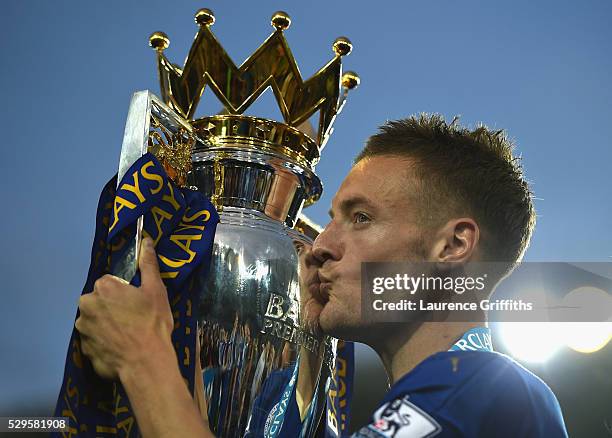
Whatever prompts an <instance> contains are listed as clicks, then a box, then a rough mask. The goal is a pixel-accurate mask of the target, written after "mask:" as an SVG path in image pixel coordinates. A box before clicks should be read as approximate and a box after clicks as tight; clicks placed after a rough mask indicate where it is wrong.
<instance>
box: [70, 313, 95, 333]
mask: <svg viewBox="0 0 612 438" xmlns="http://www.w3.org/2000/svg"><path fill="white" fill-rule="evenodd" d="M74 328H75V329H76V330H77V331H78V332H79V333H80V334H81V338H84V337H87V336H89V335H91V334H92V333H91V327H90V325H89V324H88V322H87V319H86V318H83V317H82V316H79V317H78V318H77V320H76V321H75V322H74Z"/></svg>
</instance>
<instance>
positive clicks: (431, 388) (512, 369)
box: [353, 329, 567, 438]
mask: <svg viewBox="0 0 612 438" xmlns="http://www.w3.org/2000/svg"><path fill="white" fill-rule="evenodd" d="M485 330H486V329H485ZM468 333H469V332H468ZM466 335H467V334H466ZM464 338H465V336H464ZM489 339H490V338H489ZM473 340H475V341H476V343H478V336H475V337H474V336H473ZM464 341H465V339H464ZM456 345H457V344H455V346H456ZM464 346H465V348H455V349H454V350H455V351H445V352H441V353H437V354H434V355H432V356H430V357H428V358H427V359H425V360H424V361H423V362H421V363H420V364H419V365H417V366H416V367H415V368H414V369H413V370H412V371H410V372H409V373H407V374H406V375H404V376H403V377H402V378H401V379H399V380H398V381H397V382H395V384H393V386H392V387H391V389H390V390H389V392H388V393H387V395H386V396H385V398H384V399H383V401H382V403H381V404H380V406H379V408H378V409H377V410H376V411H375V412H374V415H373V416H372V421H371V423H370V424H368V425H367V426H365V427H362V428H361V429H360V430H359V431H357V432H356V433H355V434H354V435H353V438H387V437H389V438H390V437H394V438H407V437H410V438H424V437H438V438H451V437H452V438H459V437H462V438H465V437H474V438H476V437H487V438H488V437H496V438H503V437H508V438H510V437H512V438H521V437H525V438H527V437H529V438H531V437H533V438H557V437H567V432H566V430H565V426H564V423H563V417H562V415H561V409H560V407H559V403H558V402H557V399H556V398H555V396H554V394H553V393H552V391H551V390H550V388H549V387H548V386H547V385H546V384H545V383H544V382H543V381H542V380H540V379H539V378H538V377H536V376H535V375H534V374H532V373H531V372H529V371H528V370H526V369H525V368H523V367H522V366H521V365H519V364H518V363H516V362H515V361H514V360H512V359H510V358H509V357H508V356H505V355H503V354H499V353H495V352H493V351H482V350H488V349H483V348H474V347H471V346H470V343H467V344H466V343H465V342H464ZM478 350H480V351H478Z"/></svg>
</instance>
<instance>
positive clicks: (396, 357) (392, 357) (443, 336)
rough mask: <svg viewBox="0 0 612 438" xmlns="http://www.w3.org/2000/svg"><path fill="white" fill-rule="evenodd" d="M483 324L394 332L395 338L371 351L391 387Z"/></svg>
mask: <svg viewBox="0 0 612 438" xmlns="http://www.w3.org/2000/svg"><path fill="white" fill-rule="evenodd" d="M483 325H485V323H483V322H423V323H421V324H420V325H419V326H418V327H415V328H412V329H408V330H397V331H396V335H395V336H392V337H390V338H387V339H385V341H384V342H381V343H379V344H377V345H371V347H372V348H373V349H374V350H375V351H376V352H377V353H378V355H379V356H380V358H381V360H382V363H383V366H384V367H385V370H386V372H387V377H388V378H389V384H390V385H393V384H394V383H395V382H396V381H397V380H398V379H399V378H400V377H402V376H403V375H404V374H406V373H408V372H410V371H411V370H412V369H413V368H414V367H416V366H417V365H418V364H419V363H421V362H422V361H423V360H425V359H426V358H428V357H429V356H431V355H432V354H435V353H438V352H440V351H447V350H448V349H449V348H450V347H451V346H452V345H453V344H454V343H455V342H456V341H457V340H458V339H459V338H461V336H462V335H463V334H464V333H465V332H466V331H468V330H470V329H471V328H474V327H482V326H483Z"/></svg>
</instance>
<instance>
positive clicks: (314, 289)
mask: <svg viewBox="0 0 612 438" xmlns="http://www.w3.org/2000/svg"><path fill="white" fill-rule="evenodd" d="M331 285H332V283H331V281H330V280H329V279H327V277H325V276H324V275H323V274H321V272H320V271H317V272H316V274H315V275H313V277H312V279H311V281H310V282H309V284H308V292H310V295H311V296H312V297H313V298H314V299H315V300H317V301H318V302H319V303H321V304H322V305H324V304H326V303H327V302H328V301H329V289H330V288H331Z"/></svg>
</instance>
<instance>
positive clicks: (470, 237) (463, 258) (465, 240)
mask: <svg viewBox="0 0 612 438" xmlns="http://www.w3.org/2000/svg"><path fill="white" fill-rule="evenodd" d="M479 240H480V228H479V227H478V224H477V223H476V221H475V220H474V219H472V218H469V217H464V218H459V219H451V220H450V221H448V222H447V223H446V224H445V225H443V226H442V227H441V228H440V229H439V230H438V232H437V233H436V234H435V236H434V245H433V247H432V253H431V254H430V256H431V258H430V260H435V261H437V262H467V261H468V260H470V259H471V258H472V257H473V256H474V255H475V253H476V252H477V247H478V241H479Z"/></svg>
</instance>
